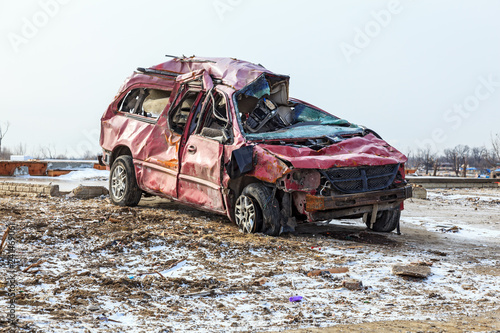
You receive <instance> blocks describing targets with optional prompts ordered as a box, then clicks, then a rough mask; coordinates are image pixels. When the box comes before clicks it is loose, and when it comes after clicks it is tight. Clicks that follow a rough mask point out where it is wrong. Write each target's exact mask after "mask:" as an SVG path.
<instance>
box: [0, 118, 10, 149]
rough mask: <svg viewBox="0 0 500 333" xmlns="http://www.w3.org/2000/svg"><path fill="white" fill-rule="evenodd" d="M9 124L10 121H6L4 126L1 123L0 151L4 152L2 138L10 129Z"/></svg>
mask: <svg viewBox="0 0 500 333" xmlns="http://www.w3.org/2000/svg"><path fill="white" fill-rule="evenodd" d="M9 126H10V123H9V122H6V123H4V125H3V126H2V124H0V153H1V152H2V139H3V138H4V137H5V135H6V134H7V132H8V131H9Z"/></svg>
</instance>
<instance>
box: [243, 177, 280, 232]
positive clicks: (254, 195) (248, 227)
mask: <svg viewBox="0 0 500 333" xmlns="http://www.w3.org/2000/svg"><path fill="white" fill-rule="evenodd" d="M234 217H235V220H236V225H237V226H238V227H239V228H240V229H241V230H242V231H243V232H245V233H254V232H262V233H264V234H266V235H271V236H277V235H279V233H280V231H281V224H280V220H281V219H280V209H279V204H278V201H277V200H276V198H275V197H274V196H273V191H272V189H271V188H269V187H267V186H265V185H264V184H260V183H254V184H250V185H248V186H247V187H245V188H244V189H243V191H242V192H241V195H240V196H239V197H238V199H237V200H236V204H235V205H234Z"/></svg>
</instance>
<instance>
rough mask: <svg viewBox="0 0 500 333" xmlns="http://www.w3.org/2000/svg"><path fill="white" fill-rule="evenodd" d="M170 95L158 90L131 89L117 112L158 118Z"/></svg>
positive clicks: (168, 92) (167, 92)
mask: <svg viewBox="0 0 500 333" xmlns="http://www.w3.org/2000/svg"><path fill="white" fill-rule="evenodd" d="M170 94H171V92H170V91H166V90H159V89H147V88H137V89H132V90H131V91H129V93H128V94H127V95H126V96H125V98H123V100H122V101H121V103H120V104H119V108H118V111H120V112H126V113H132V114H136V115H139V116H143V117H150V118H158V117H159V116H160V114H161V113H162V112H163V110H164V109H165V107H166V106H167V104H168V101H169V99H170Z"/></svg>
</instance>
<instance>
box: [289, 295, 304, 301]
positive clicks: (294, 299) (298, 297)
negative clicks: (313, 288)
mask: <svg viewBox="0 0 500 333" xmlns="http://www.w3.org/2000/svg"><path fill="white" fill-rule="evenodd" d="M303 298H304V297H302V296H292V297H290V302H301V301H302V299H303Z"/></svg>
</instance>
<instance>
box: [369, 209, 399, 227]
mask: <svg viewBox="0 0 500 333" xmlns="http://www.w3.org/2000/svg"><path fill="white" fill-rule="evenodd" d="M400 218H401V210H400V209H395V210H384V211H381V212H378V213H377V218H376V219H375V223H373V226H372V224H371V222H370V221H371V219H372V214H367V218H366V220H365V221H364V222H365V224H366V226H367V227H368V228H369V229H370V230H373V231H378V232H391V231H393V230H394V229H396V228H397V226H398V224H399V219H400Z"/></svg>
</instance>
